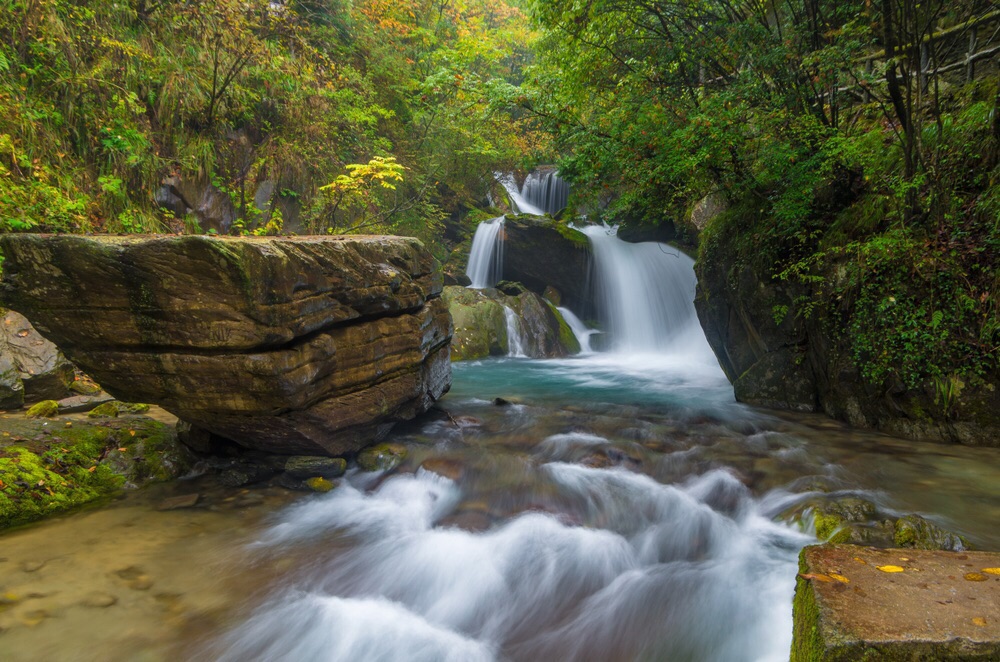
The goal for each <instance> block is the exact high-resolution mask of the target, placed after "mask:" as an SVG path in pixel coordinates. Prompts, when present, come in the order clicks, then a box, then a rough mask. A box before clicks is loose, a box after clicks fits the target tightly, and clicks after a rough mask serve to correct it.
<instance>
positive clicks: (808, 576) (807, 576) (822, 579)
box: [799, 572, 833, 582]
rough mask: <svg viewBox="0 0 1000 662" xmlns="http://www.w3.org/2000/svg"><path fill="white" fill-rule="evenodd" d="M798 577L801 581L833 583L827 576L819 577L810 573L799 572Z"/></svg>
mask: <svg viewBox="0 0 1000 662" xmlns="http://www.w3.org/2000/svg"><path fill="white" fill-rule="evenodd" d="M799 577H801V578H802V579H814V580H816V581H818V582H832V581H833V580H832V579H830V576H829V575H820V574H816V573H811V572H809V573H805V572H800V573H799Z"/></svg>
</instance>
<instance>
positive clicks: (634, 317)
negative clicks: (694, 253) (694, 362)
mask: <svg viewBox="0 0 1000 662" xmlns="http://www.w3.org/2000/svg"><path fill="white" fill-rule="evenodd" d="M580 231H581V232H583V233H584V234H586V235H587V236H588V237H589V238H590V243H591V247H592V248H593V253H594V263H593V264H594V281H593V283H594V289H595V300H596V304H597V310H598V315H599V317H600V319H601V321H602V322H603V324H604V328H605V330H606V332H607V333H608V336H609V347H610V348H611V349H612V350H613V351H616V352H621V353H650V352H654V353H664V352H671V353H677V352H684V353H688V354H691V353H696V354H698V355H699V356H702V357H705V358H706V359H707V358H708V357H711V361H710V362H713V363H714V361H715V358H714V355H712V350H711V348H710V347H709V346H708V342H707V341H706V340H705V334H704V333H703V332H702V330H701V326H700V325H699V324H698V318H697V314H696V313H695V309H694V296H695V287H696V285H697V280H696V278H695V275H694V260H692V259H691V258H689V257H688V256H686V255H684V254H683V253H681V252H680V251H679V250H677V249H676V248H672V247H670V246H667V245H665V244H659V243H654V242H648V243H641V244H630V243H628V242H625V241H622V240H621V239H619V238H618V236H617V226H615V227H613V228H609V227H607V226H603V227H602V226H596V225H591V226H587V227H584V228H580Z"/></svg>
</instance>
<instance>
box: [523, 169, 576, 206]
mask: <svg viewBox="0 0 1000 662" xmlns="http://www.w3.org/2000/svg"><path fill="white" fill-rule="evenodd" d="M520 193H521V198H522V199H524V200H525V201H526V202H527V203H528V204H530V205H532V206H533V207H535V208H537V209H540V210H542V212H544V213H546V214H558V213H559V212H561V211H562V210H563V209H565V208H566V203H567V202H568V201H569V184H568V183H566V181H565V180H564V179H562V178H561V177H560V176H559V173H557V172H556V171H555V170H551V169H546V170H536V171H535V172H533V173H531V174H530V175H528V176H527V177H526V178H525V179H524V184H523V185H522V186H521V192H520Z"/></svg>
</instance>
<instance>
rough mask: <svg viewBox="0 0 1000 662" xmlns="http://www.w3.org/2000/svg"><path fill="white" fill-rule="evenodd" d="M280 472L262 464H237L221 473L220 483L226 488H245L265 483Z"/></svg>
mask: <svg viewBox="0 0 1000 662" xmlns="http://www.w3.org/2000/svg"><path fill="white" fill-rule="evenodd" d="M277 473H278V471H277V470H276V469H274V468H273V467H268V466H263V465H260V464H250V463H235V464H233V465H231V466H230V467H228V468H226V469H223V470H222V471H221V472H220V473H219V482H220V483H222V484H223V485H225V486H226V487H243V486H244V485H253V484H254V483H260V482H263V481H265V480H267V479H269V478H271V477H272V476H274V475H275V474H277Z"/></svg>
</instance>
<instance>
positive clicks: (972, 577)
mask: <svg viewBox="0 0 1000 662" xmlns="http://www.w3.org/2000/svg"><path fill="white" fill-rule="evenodd" d="M987 579H989V577H987V576H986V575H983V574H980V573H978V572H967V573H965V580H966V581H969V582H985V581H986V580H987Z"/></svg>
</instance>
